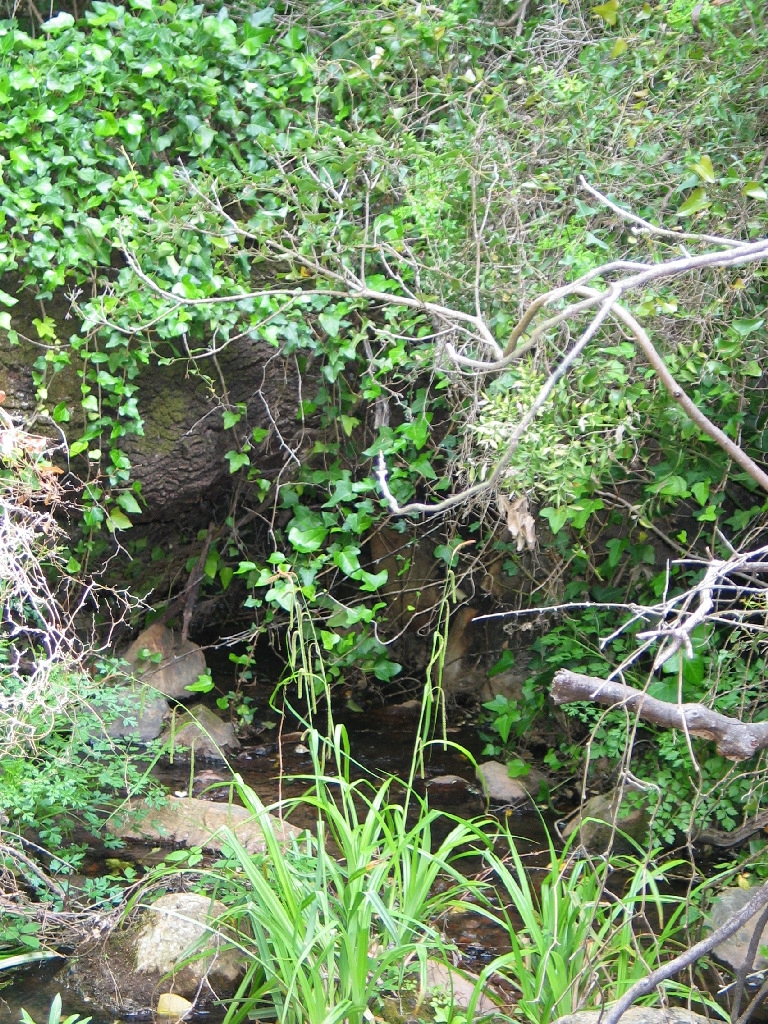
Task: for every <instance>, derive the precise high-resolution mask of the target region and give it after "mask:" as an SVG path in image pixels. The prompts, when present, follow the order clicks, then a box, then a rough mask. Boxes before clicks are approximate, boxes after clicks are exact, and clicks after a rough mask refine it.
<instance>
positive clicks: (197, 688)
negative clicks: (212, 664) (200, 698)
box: [184, 668, 214, 693]
mask: <svg viewBox="0 0 768 1024" xmlns="http://www.w3.org/2000/svg"><path fill="white" fill-rule="evenodd" d="M213 687H214V682H213V679H212V678H211V670H210V669H209V668H208V669H206V670H205V672H201V674H200V675H199V676H198V677H197V679H196V680H195V681H194V683H190V684H189V686H185V687H184V689H185V690H189V692H190V693H210V692H211V690H212V689H213Z"/></svg>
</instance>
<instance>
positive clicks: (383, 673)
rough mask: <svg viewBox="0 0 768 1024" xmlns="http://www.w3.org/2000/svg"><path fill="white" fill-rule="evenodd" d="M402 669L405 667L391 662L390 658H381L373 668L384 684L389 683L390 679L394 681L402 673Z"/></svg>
mask: <svg viewBox="0 0 768 1024" xmlns="http://www.w3.org/2000/svg"><path fill="white" fill-rule="evenodd" d="M402 668H403V666H402V665H398V663H397V662H396V661H390V660H389V658H379V659H378V660H377V661H376V663H375V664H374V666H373V674H374V675H375V676H376V678H377V679H380V680H381V681H382V682H383V683H388V682H389V681H390V679H394V678H395V676H396V675H398V674H399V673H400V672H401V671H402Z"/></svg>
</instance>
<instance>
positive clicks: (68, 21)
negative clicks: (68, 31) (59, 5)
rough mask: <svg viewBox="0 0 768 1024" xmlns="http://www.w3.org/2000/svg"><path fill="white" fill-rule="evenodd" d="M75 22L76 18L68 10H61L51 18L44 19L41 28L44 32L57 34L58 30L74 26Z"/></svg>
mask: <svg viewBox="0 0 768 1024" xmlns="http://www.w3.org/2000/svg"><path fill="white" fill-rule="evenodd" d="M74 24H75V19H74V18H73V17H72V15H71V14H70V13H69V12H68V11H60V12H59V13H58V14H56V15H54V17H53V18H49V19H48V21H44V22H43V24H42V25H41V26H40V28H41V29H42V30H43V32H50V33H52V34H55V33H56V32H61V31H63V30H64V29H65V28H72V26H73V25H74Z"/></svg>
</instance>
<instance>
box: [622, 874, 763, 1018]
mask: <svg viewBox="0 0 768 1024" xmlns="http://www.w3.org/2000/svg"><path fill="white" fill-rule="evenodd" d="M767 904H768V882H764V883H763V885H761V886H760V888H759V889H757V890H756V891H755V894H754V896H753V897H752V898H751V899H750V901H749V902H748V903H746V904H745V905H744V907H743V908H742V909H741V910H740V911H739V912H738V914H734V915H733V917H732V918H731V919H730V921H726V923H725V924H724V925H721V926H720V927H719V928H716V929H715V930H714V931H713V932H711V933H710V934H709V935H708V936H707V937H706V938H705V939H702V940H701V941H700V942H697V943H696V944H695V945H694V946H691V948H690V949H687V950H686V951H685V952H684V953H681V954H680V956H676V957H675V958H674V960H670V961H669V963H666V964H663V965H662V966H661V967H657V968H656V970H655V971H651V973H650V974H649V975H648V976H647V977H645V978H641V980H640V981H637V982H635V984H634V985H633V986H632V987H631V988H630V989H628V990H627V991H626V992H625V993H624V995H623V996H622V997H621V999H619V1000H617V1002H615V1003H614V1004H613V1006H611V1007H610V1008H609V1009H608V1010H606V1012H605V1016H604V1017H603V1018H602V1024H618V1022H619V1021H620V1020H621V1018H622V1016H623V1015H624V1013H625V1012H626V1011H627V1010H628V1009H629V1008H630V1006H632V1004H633V1003H634V1002H636V1001H637V1000H638V999H640V998H641V997H642V996H647V995H649V994H650V993H651V992H653V990H654V989H655V988H656V986H657V985H660V984H661V982H662V981H667V980H668V979H669V978H672V977H674V976H675V975H676V974H679V973H680V971H683V970H685V968H686V967H690V966H691V964H695V963H696V961H697V960H699V959H700V958H701V957H703V956H706V955H707V953H711V952H712V950H713V949H714V948H715V947H716V946H719V945H720V943H721V942H723V941H724V940H725V939H727V938H730V936H731V935H734V934H735V933H736V932H737V931H738V930H739V928H741V927H742V926H743V925H745V924H746V923H747V921H749V920H751V919H752V918H753V917H754V916H755V914H757V913H759V912H760V911H761V910H762V909H763V907H765V906H766V905H767Z"/></svg>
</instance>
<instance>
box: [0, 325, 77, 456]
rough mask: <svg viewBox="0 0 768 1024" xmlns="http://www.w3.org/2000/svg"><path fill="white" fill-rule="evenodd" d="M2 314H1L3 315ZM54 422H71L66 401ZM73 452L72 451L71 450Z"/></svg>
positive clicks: (57, 412) (60, 403)
mask: <svg viewBox="0 0 768 1024" xmlns="http://www.w3.org/2000/svg"><path fill="white" fill-rule="evenodd" d="M1 315H2V314H0V316H1ZM52 416H53V422H54V423H69V417H70V412H69V409H68V408H67V403H66V402H59V404H58V405H57V406H56V407H55V409H54V410H53V413H52ZM70 454H71V451H70Z"/></svg>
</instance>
